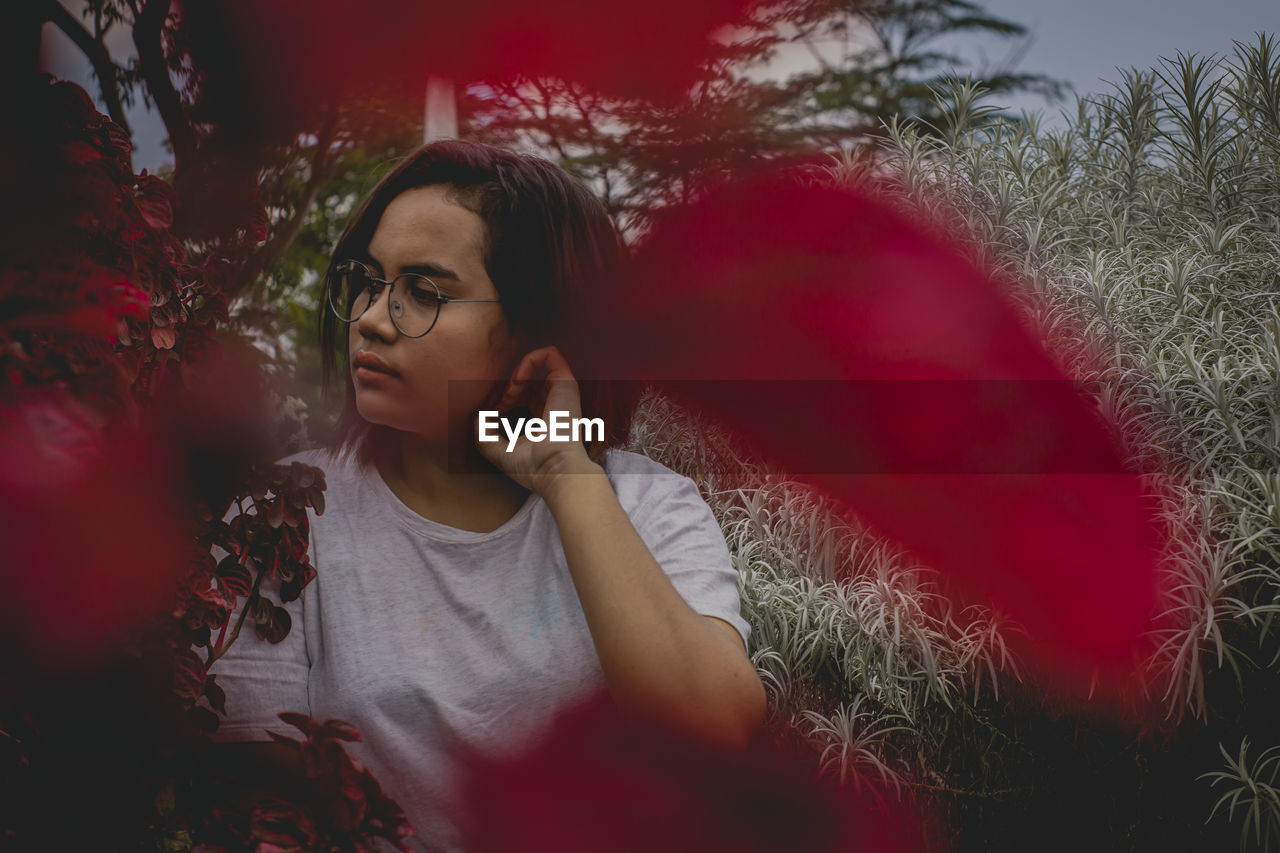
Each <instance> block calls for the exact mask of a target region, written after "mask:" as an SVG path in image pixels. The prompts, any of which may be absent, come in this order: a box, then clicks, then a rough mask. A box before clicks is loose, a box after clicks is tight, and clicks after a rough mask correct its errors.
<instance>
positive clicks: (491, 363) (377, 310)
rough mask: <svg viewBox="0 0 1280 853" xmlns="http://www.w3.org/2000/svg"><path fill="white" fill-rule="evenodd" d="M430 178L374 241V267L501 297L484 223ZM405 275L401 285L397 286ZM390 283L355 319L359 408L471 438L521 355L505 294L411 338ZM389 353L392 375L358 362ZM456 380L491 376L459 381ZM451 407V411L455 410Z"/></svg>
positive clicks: (455, 292)
mask: <svg viewBox="0 0 1280 853" xmlns="http://www.w3.org/2000/svg"><path fill="white" fill-rule="evenodd" d="M447 190H448V187H446V186H442V185H432V186H425V187H417V188H414V189H411V190H406V191H405V192H403V193H401V194H400V195H398V196H396V197H395V198H394V199H393V200H392V201H391V203H390V204H389V205H387V209H386V211H385V212H384V213H383V214H382V218H381V220H379V222H378V227H377V230H376V231H374V233H373V238H372V240H370V242H369V256H370V259H371V260H372V262H373V263H372V264H370V266H372V267H373V270H374V274H375V275H377V276H378V277H379V278H384V279H386V280H387V281H392V280H394V279H395V277H396V276H398V275H400V274H401V273H403V272H416V273H422V274H424V275H427V276H429V277H430V278H431V279H432V280H433V281H434V282H435V283H436V284H437V285H439V287H440V292H441V293H442V294H444V295H445V296H453V297H456V298H459V299H497V298H498V291H497V289H496V288H495V287H494V285H493V282H492V281H490V280H489V276H488V274H487V273H486V272H485V269H484V258H483V253H482V246H483V244H484V237H485V225H484V220H482V219H481V218H480V217H479V216H478V215H476V214H475V213H472V212H471V211H470V210H468V209H466V208H465V207H462V206H461V205H459V204H457V203H455V202H453V201H449V200H447V199H446V198H445V194H446V192H447ZM403 287H404V282H401V283H399V284H397V285H396V289H397V291H400V290H401V288H403ZM389 290H390V288H387V287H383V288H382V291H381V292H380V293H379V294H378V298H377V300H376V301H375V302H374V303H373V304H372V305H370V306H369V308H368V310H366V311H365V312H364V314H363V315H362V316H361V317H360V318H359V319H358V320H357V321H356V322H354V323H352V324H351V325H350V329H349V334H350V336H351V337H350V353H351V359H352V361H351V364H350V365H349V366H350V369H351V371H352V381H353V383H354V385H355V394H356V408H357V410H358V411H359V412H360V415H361V416H362V417H363V418H364V419H365V420H367V421H369V422H370V423H375V424H381V425H383V426H387V427H391V428H393V429H397V430H403V431H405V432H411V433H415V434H418V435H420V436H422V437H424V438H427V439H429V440H431V441H433V442H434V443H438V444H442V445H443V444H444V443H445V442H447V440H448V438H449V436H454V437H455V438H462V437H469V436H470V430H471V417H472V415H473V414H474V412H475V411H476V409H477V408H479V406H480V405H481V403H482V402H483V400H484V396H485V394H486V392H487V391H488V388H489V386H490V385H491V384H492V381H493V380H497V379H505V378H506V377H507V374H508V373H509V371H510V370H511V369H512V368H514V366H515V361H516V359H517V357H518V356H519V355H520V353H519V352H518V351H517V347H516V344H515V341H514V340H513V339H512V337H511V334H510V330H509V328H508V326H507V322H506V318H505V316H504V315H503V312H502V305H501V304H500V303H497V302H462V303H454V304H447V303H446V304H444V305H441V306H440V314H439V317H438V318H437V319H436V324H435V326H434V327H432V329H431V331H430V332H428V333H427V334H426V335H424V336H423V337H420V338H408V337H405V336H404V335H402V334H401V333H400V330H399V329H397V328H396V326H395V324H394V323H392V321H391V315H390V313H389V312H388V310H387V301H388V299H389ZM363 352H367V353H373V354H375V355H377V356H379V357H380V358H382V359H383V360H384V361H385V362H386V363H387V364H388V365H390V367H391V369H392V370H393V371H394V374H393V375H388V374H386V373H378V372H374V371H370V370H367V369H358V368H357V367H356V363H355V362H356V357H357V355H359V354H360V353H363ZM451 379H472V380H489V382H466V383H454V385H453V388H452V390H451V389H450V385H449V380H451ZM450 412H452V413H453V414H452V416H451V415H450V414H449V413H450Z"/></svg>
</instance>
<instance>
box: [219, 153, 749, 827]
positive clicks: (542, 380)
mask: <svg viewBox="0 0 1280 853" xmlns="http://www.w3.org/2000/svg"><path fill="white" fill-rule="evenodd" d="M620 254H621V250H620V243H619V240H618V237H617V233H616V231H615V230H614V228H613V226H612V223H611V222H610V220H609V218H608V216H607V215H606V213H605V211H604V209H603V207H602V206H601V205H600V203H599V202H598V201H597V200H596V199H595V198H594V197H593V196H592V195H591V194H590V193H589V192H588V191H587V190H586V189H585V188H584V187H582V186H581V185H580V184H579V183H577V182H576V181H574V180H573V179H572V178H570V177H569V176H568V175H566V174H565V173H564V172H562V171H561V170H560V169H558V168H556V167H555V166H553V165H551V164H550V163H547V162H545V161H543V160H539V159H537V158H534V157H530V156H524V155H517V154H512V153H510V152H506V151H503V150H500V149H496V148H492V147H488V146H481V145H474V144H467V143H461V142H439V143H435V144H432V145H428V146H424V147H423V148H420V149H419V150H417V151H416V152H414V153H413V154H411V155H410V156H409V157H408V158H407V159H406V160H405V161H404V162H403V163H402V164H400V165H399V166H398V167H397V168H396V169H395V170H394V171H392V172H391V173H390V174H389V175H387V177H386V178H384V179H383V180H382V181H381V182H380V183H379V184H378V185H377V187H375V188H374V190H373V192H372V193H371V194H370V196H369V197H368V199H366V200H365V202H364V203H363V204H362V205H361V206H360V208H359V209H358V210H357V212H356V213H355V215H354V216H353V218H352V220H351V223H350V224H349V226H348V227H347V230H346V232H345V233H344V234H343V236H342V238H341V239H340V240H339V242H338V244H337V246H336V248H335V252H334V258H333V263H332V264H331V267H330V270H329V274H328V290H329V293H328V294H327V295H328V299H327V303H328V304H327V305H323V306H321V310H322V312H324V313H323V317H322V320H321V344H322V349H323V351H324V353H325V368H326V371H328V370H329V369H330V367H331V362H332V359H333V354H334V352H335V350H336V349H337V343H338V341H339V336H340V335H341V334H342V333H343V332H344V331H345V333H346V336H347V337H346V344H347V347H346V348H347V353H346V356H347V357H346V363H347V365H348V366H349V370H348V371H347V381H346V388H347V400H346V407H345V410H344V412H343V414H342V416H341V417H340V419H339V422H338V428H337V437H336V440H335V442H334V446H333V448H332V449H331V451H330V452H325V451H311V452H307V453H302V454H299V455H297V456H294V457H291V458H290V459H288V460H285V461H286V462H288V461H293V460H298V461H302V462H305V463H307V464H312V465H317V466H319V467H321V468H324V469H325V472H326V481H327V486H328V488H327V494H326V504H327V509H326V511H325V513H324V514H323V515H322V516H319V517H316V516H314V515H312V516H311V517H310V522H311V543H310V547H311V552H310V556H311V559H312V562H313V563H314V565H315V566H316V569H317V577H316V579H315V580H314V581H313V582H312V583H311V584H310V585H309V586H308V587H307V588H306V589H305V590H304V591H303V594H302V597H301V598H300V599H299V600H297V601H295V602H292V603H291V604H290V605H289V607H290V610H291V614H290V615H291V616H292V619H293V623H292V624H293V629H292V631H291V633H290V634H289V636H288V637H287V638H286V639H285V641H284V642H282V643H280V644H278V645H270V644H267V643H264V642H261V641H259V640H257V638H256V637H254V636H252V635H242V638H241V639H240V640H239V641H238V642H236V643H235V644H234V645H233V646H232V647H231V650H230V652H229V653H228V654H227V655H226V656H225V657H223V658H222V659H220V660H219V661H218V662H217V663H216V664H215V665H214V667H213V673H214V674H215V675H217V677H218V683H219V684H220V685H222V686H223V687H224V688H225V689H226V693H227V716H226V718H225V719H224V720H223V722H222V725H221V728H220V730H219V734H218V737H219V739H222V740H252V741H258V740H267V739H268V734H267V733H268V732H269V731H277V732H280V733H282V734H289V735H295V734H296V732H294V731H292V730H290V729H289V727H287V726H285V725H283V724H281V723H280V721H279V720H277V719H276V716H275V715H276V713H277V712H280V711H286V710H293V711H304V712H306V713H309V714H311V715H312V716H313V717H315V718H317V719H320V720H323V719H327V718H335V717H336V718H341V719H344V720H347V721H349V722H351V723H353V724H354V725H355V726H356V728H357V729H359V731H360V732H361V734H362V737H363V739H362V741H361V742H359V743H354V744H351V745H350V746H349V749H350V751H351V752H352V754H353V755H354V757H356V758H357V759H358V760H359V761H361V762H362V763H364V764H365V765H366V766H367V767H368V768H369V769H370V770H371V771H372V772H373V774H374V775H375V777H377V779H378V780H379V781H380V782H381V784H382V785H383V788H384V790H385V791H386V792H387V793H388V794H389V795H390V796H391V797H393V798H394V799H396V800H397V801H399V803H400V804H401V806H402V807H403V808H404V809H405V812H406V814H407V816H408V818H409V820H410V822H411V823H412V824H413V826H414V829H415V833H416V839H417V840H416V841H414V842H413V843H414V844H416V845H417V846H419V847H420V848H422V849H456V848H457V847H458V846H459V840H458V835H457V828H456V826H454V823H453V820H452V819H451V816H453V815H454V809H455V807H454V806H453V805H451V803H450V796H451V792H452V779H453V775H452V773H453V770H454V768H453V767H452V765H451V762H450V757H449V756H450V755H451V754H452V753H451V746H455V745H459V744H461V745H464V746H468V747H475V748H478V749H481V750H485V751H489V752H492V753H495V754H497V753H501V752H502V751H503V750H504V749H510V748H514V747H516V746H518V745H519V744H520V743H522V742H523V741H524V740H525V739H526V738H529V737H531V736H533V735H535V734H536V733H537V732H538V730H539V728H540V727H541V726H543V725H545V724H546V723H547V722H548V721H549V720H550V718H551V717H552V716H553V715H554V713H555V712H556V711H557V710H558V709H560V708H563V707H565V706H566V705H567V704H568V703H570V702H572V701H574V700H576V699H579V698H582V697H584V696H585V695H586V694H588V693H591V692H594V691H596V690H598V689H607V690H608V692H609V693H610V695H611V696H612V697H613V699H614V701H615V703H616V704H617V705H618V707H619V708H620V709H622V710H624V711H628V712H634V713H640V714H653V715H658V716H662V717H664V718H666V719H668V720H670V721H675V722H678V723H681V724H684V725H686V726H688V727H690V728H692V729H695V730H697V731H699V732H701V733H704V734H706V735H707V736H709V737H712V738H715V739H717V740H721V741H724V742H727V743H732V744H742V743H745V742H746V740H747V739H748V738H749V736H750V734H751V733H752V731H753V730H754V729H755V727H756V726H757V725H758V724H759V722H760V720H761V719H762V717H763V715H764V711H765V697H764V690H763V686H762V685H761V683H760V680H759V678H758V677H757V676H756V673H755V668H754V667H753V666H752V664H751V662H750V660H749V659H748V657H747V654H746V639H747V635H748V631H749V627H748V625H747V623H746V622H745V620H743V619H742V617H741V615H740V613H739V599H738V588H737V575H736V571H735V570H734V568H733V566H732V564H731V563H730V560H729V554H728V550H727V548H726V546H725V543H724V540H723V538H722V536H721V533H720V530H719V527H718V525H717V524H716V522H715V519H714V517H713V515H712V514H711V512H710V509H709V508H708V507H707V505H706V503H705V502H704V501H703V500H702V499H701V497H700V495H699V493H698V490H697V487H696V486H695V485H694V483H693V482H692V481H691V480H689V479H688V478H685V477H682V476H679V475H677V474H675V473H674V472H672V471H670V470H669V469H667V468H665V467H663V466H662V465H660V464H658V463H656V462H653V461H652V460H649V459H647V458H646V457H644V456H641V455H638V454H635V453H629V452H626V451H623V450H620V449H618V448H617V445H618V444H620V443H621V442H622V441H623V440H624V439H625V437H626V434H627V428H628V425H629V422H630V417H631V410H632V408H633V407H634V403H635V400H634V397H633V396H629V395H627V394H625V393H623V392H622V391H621V390H620V389H619V388H609V387H607V385H591V386H590V387H587V388H583V389H580V388H579V385H578V383H577V381H576V380H575V379H574V376H573V372H572V369H571V361H572V359H573V358H575V357H577V356H578V354H577V353H575V352H574V351H573V349H572V344H571V341H572V340H573V337H572V333H573V331H574V330H575V329H576V328H579V326H578V325H577V324H580V323H583V322H590V321H591V318H592V312H591V302H592V298H593V295H595V294H599V293H600V292H601V291H600V288H605V287H609V286H613V285H615V283H616V282H617V281H618V276H617V272H618V263H619V258H620ZM344 326H345V329H344ZM562 345H563V349H562ZM326 378H327V376H326ZM482 411H499V412H502V413H504V414H510V415H511V416H512V417H511V419H510V420H508V426H510V424H511V423H513V422H514V418H515V414H516V412H517V411H518V412H521V413H523V414H524V415H526V416H528V415H534V416H539V417H542V418H544V419H550V417H551V413H552V412H557V411H558V412H563V413H569V415H570V416H571V417H573V418H576V417H578V416H583V417H590V418H598V419H599V420H600V421H602V422H603V427H604V429H603V435H600V434H599V433H598V432H597V434H596V435H595V436H592V437H591V439H590V440H589V441H586V440H584V439H582V438H580V439H579V440H576V441H575V440H563V441H550V440H541V441H535V440H533V439H532V438H531V436H530V434H528V433H525V434H523V435H520V436H518V437H516V438H514V439H512V438H509V437H508V434H507V433H506V432H501V431H500V440H499V441H496V442H484V441H479V440H478V438H479V436H480V434H481V433H480V430H479V417H478V414H479V413H480V412H482Z"/></svg>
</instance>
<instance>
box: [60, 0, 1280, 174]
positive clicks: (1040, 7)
mask: <svg viewBox="0 0 1280 853" xmlns="http://www.w3.org/2000/svg"><path fill="white" fill-rule="evenodd" d="M62 2H63V3H64V5H67V6H68V7H71V6H72V3H71V2H70V0H62ZM975 2H977V3H978V4H979V5H980V6H982V7H983V8H984V9H985V10H986V11H987V12H988V13H990V14H992V15H994V16H996V17H1001V18H1005V19H1008V20H1011V21H1014V22H1016V23H1019V24H1022V25H1024V26H1025V27H1027V29H1028V30H1029V31H1030V34H1029V37H1028V39H1027V40H1026V41H1025V43H1023V44H1021V45H1018V46H1016V48H1017V49H1018V51H1020V53H1015V52H1014V50H1015V46H1014V45H1011V44H1009V43H1002V42H998V41H996V40H993V39H985V40H981V41H971V42H967V43H965V44H962V45H958V49H959V50H960V52H961V53H962V54H963V55H965V56H966V57H969V58H973V59H975V60H977V61H978V62H979V63H983V62H984V61H985V63H986V64H988V65H1000V64H1003V63H1005V62H1006V61H1007V60H1008V59H1009V58H1010V57H1011V56H1014V55H1020V58H1019V59H1018V61H1017V64H1016V65H1015V66H1014V70H1018V71H1027V72H1037V73H1043V74H1047V75H1049V76H1051V77H1054V78H1057V79H1061V80H1064V81H1066V82H1067V83H1068V84H1069V85H1070V87H1071V89H1072V90H1074V92H1076V93H1078V94H1082V95H1083V94H1089V93H1095V92H1101V91H1106V90H1107V84H1106V83H1105V82H1103V81H1104V80H1118V79H1119V77H1120V75H1119V73H1118V72H1117V70H1116V69H1117V67H1120V68H1128V67H1137V68H1147V67H1151V66H1154V65H1156V64H1158V63H1159V62H1160V58H1161V57H1172V56H1174V55H1175V54H1176V53H1177V52H1178V51H1180V50H1181V51H1183V52H1195V53H1199V54H1202V55H1207V54H1218V55H1226V54H1230V53H1232V52H1233V51H1234V47H1233V45H1232V41H1233V40H1240V41H1252V40H1254V33H1255V32H1258V31H1264V32H1269V33H1272V34H1275V35H1276V36H1277V37H1280V0H1215V2H1209V3H1203V2H1194V0H975ZM112 35H113V36H116V37H117V38H116V39H114V40H113V42H112V48H113V50H116V51H118V53H117V55H119V56H127V55H128V51H129V50H130V49H131V45H130V44H129V40H128V36H127V34H126V33H123V32H120V33H113V34H112ZM803 55H804V51H802V50H801V51H797V52H796V53H794V54H791V55H788V56H783V57H782V58H781V59H780V60H779V63H778V67H779V68H781V69H787V68H791V67H794V65H795V63H797V62H800V61H803ZM44 57H45V58H44V64H45V68H46V69H47V70H49V71H52V72H53V73H55V74H57V75H58V76H61V77H64V78H65V79H68V80H74V81H75V82H77V83H80V84H81V85H83V86H84V87H85V88H86V89H87V90H88V91H89V93H90V94H91V95H95V94H96V86H94V84H93V82H92V77H91V75H90V72H89V66H88V62H87V61H85V60H84V59H83V57H82V56H80V55H79V53H78V52H77V51H76V50H75V48H74V47H73V46H72V45H71V43H70V41H69V40H68V39H67V38H66V37H65V36H64V35H62V33H60V32H58V31H57V30H56V29H55V28H54V27H53V25H52V24H46V25H45V30H44ZM1068 104H1069V102H1068ZM1008 106H1010V107H1011V108H1013V109H1015V110H1021V109H1026V110H1032V111H1040V112H1042V114H1043V116H1044V119H1045V121H1046V123H1048V124H1053V123H1057V122H1060V121H1061V117H1060V110H1061V109H1062V108H1063V105H1052V104H1049V103H1047V102H1045V101H1044V100H1043V99H1041V98H1039V97H1036V96H1030V95H1029V96H1025V97H1021V98H1017V99H1009V100H1008ZM99 108H101V104H99ZM130 122H131V123H132V124H133V126H134V145H135V152H134V169H136V170H139V171H141V170H142V169H143V168H147V169H149V170H151V171H152V172H154V171H156V170H157V169H158V168H159V167H160V166H161V165H162V164H163V163H165V162H166V161H167V160H168V159H169V157H168V154H167V152H166V151H165V149H164V144H163V143H164V129H163V127H162V126H161V124H160V122H159V120H158V119H157V118H156V117H155V116H154V115H147V114H146V113H145V111H144V108H143V107H142V105H141V104H137V105H135V107H134V109H133V110H132V112H131V114H130Z"/></svg>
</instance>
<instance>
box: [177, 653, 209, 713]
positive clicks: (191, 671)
mask: <svg viewBox="0 0 1280 853" xmlns="http://www.w3.org/2000/svg"><path fill="white" fill-rule="evenodd" d="M204 685H205V668H204V661H202V660H200V656H199V655H197V654H196V653H195V652H193V651H191V649H183V650H182V651H181V652H179V653H178V656H177V659H176V660H175V661H174V672H173V692H174V693H177V694H178V696H180V697H181V698H182V699H184V700H186V701H187V702H194V701H196V700H197V699H199V698H200V696H201V695H202V694H203V693H204Z"/></svg>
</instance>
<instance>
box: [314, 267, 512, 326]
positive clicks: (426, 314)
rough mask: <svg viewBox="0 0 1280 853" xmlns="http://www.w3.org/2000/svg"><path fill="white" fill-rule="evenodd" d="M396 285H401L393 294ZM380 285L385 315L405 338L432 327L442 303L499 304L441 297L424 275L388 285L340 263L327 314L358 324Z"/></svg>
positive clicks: (407, 276) (365, 269)
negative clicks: (385, 288)
mask: <svg viewBox="0 0 1280 853" xmlns="http://www.w3.org/2000/svg"><path fill="white" fill-rule="evenodd" d="M396 284H402V286H401V288H400V291H399V292H398V293H397V291H396ZM383 285H389V286H390V287H391V292H390V294H389V295H388V298H387V312H388V313H390V314H391V322H392V323H394V324H395V327H396V328H397V329H399V330H400V334H402V335H404V336H405V337H407V338H420V337H422V336H423V335H425V334H426V333H427V332H429V331H431V329H432V328H434V327H435V324H436V319H437V318H438V317H439V316H440V306H441V305H443V304H444V303H446V302H501V301H502V300H501V299H457V298H455V297H452V296H445V295H444V294H443V293H441V292H440V288H439V287H437V286H436V283H435V282H434V281H432V280H431V279H429V278H427V277H426V276H425V275H418V274H417V273H403V274H401V275H398V276H396V277H395V278H394V279H393V280H392V281H387V280H386V279H381V278H378V277H377V276H375V275H374V274H373V270H371V269H369V268H368V267H367V266H365V265H364V264H362V263H360V262H359V261H343V262H341V263H339V264H338V265H337V266H335V267H334V268H333V276H332V278H330V280H329V288H328V290H329V310H331V311H333V313H334V314H335V315H337V317H338V319H339V320H341V321H342V322H344V323H354V322H355V321H356V320H359V319H360V317H361V316H362V315H363V314H364V312H365V311H367V310H368V309H369V306H370V305H372V304H373V303H374V302H376V301H377V300H378V294H379V293H381V292H382V287H383Z"/></svg>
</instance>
